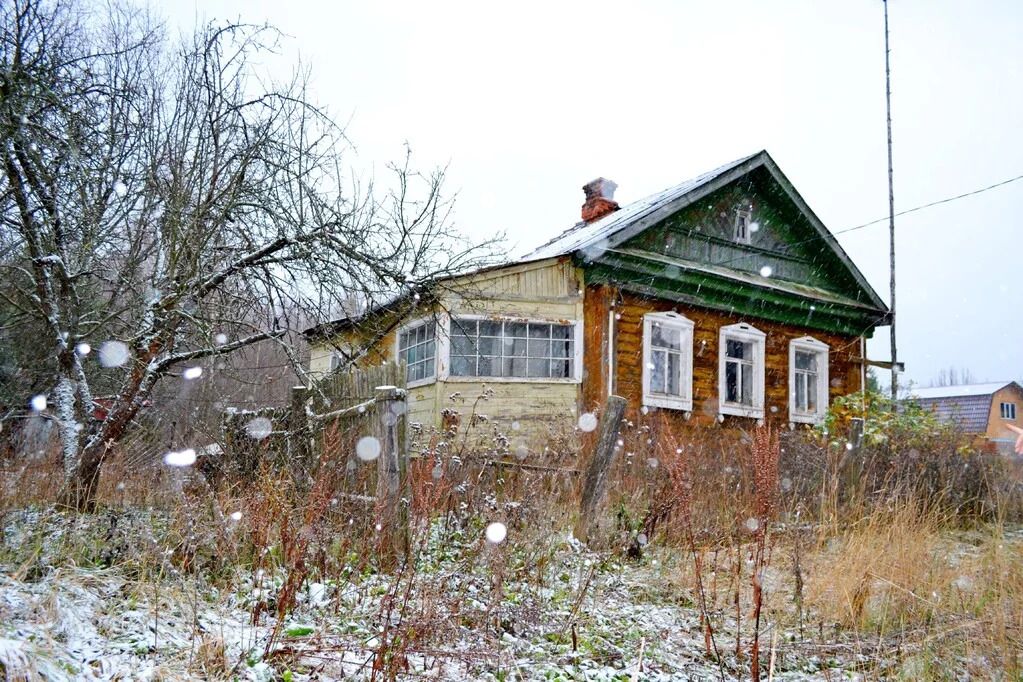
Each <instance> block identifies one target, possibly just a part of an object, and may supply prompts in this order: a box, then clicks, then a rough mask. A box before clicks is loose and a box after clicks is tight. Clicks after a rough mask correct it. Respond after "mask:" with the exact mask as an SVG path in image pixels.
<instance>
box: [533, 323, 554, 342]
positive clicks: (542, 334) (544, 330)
mask: <svg viewBox="0 0 1023 682" xmlns="http://www.w3.org/2000/svg"><path fill="white" fill-rule="evenodd" d="M529 338H531V339H549V338H551V326H550V325H549V324H533V323H532V322H530V323H529Z"/></svg>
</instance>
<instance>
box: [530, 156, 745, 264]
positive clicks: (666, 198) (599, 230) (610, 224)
mask: <svg viewBox="0 0 1023 682" xmlns="http://www.w3.org/2000/svg"><path fill="white" fill-rule="evenodd" d="M761 153H763V152H757V154H761ZM757 154H751V155H749V156H744V157H743V158H741V159H736V160H735V161H732V162H731V163H726V164H725V165H723V166H721V167H720V168H715V169H714V170H712V171H710V172H708V173H704V174H703V175H698V176H696V177H695V178H692V179H690V180H686V181H685V182H683V183H681V184H679V185H675V186H674V187H670V188H668V189H666V190H663V191H661V192H658V193H656V194H651V195H650V196H648V197H645V198H643V199H640V200H639V201H634V202H632V203H631V204H628V205H626V206H623V207H622V208H620V209H618V210H617V211H615V212H614V213H609V214H608V215H606V216H604V217H603V218H601V219H600V220H594V221H593V222H592V223H582V222H580V223H576V224H575V225H574V226H573V227H571V228H570V229H568V230H566V231H564V232H562V233H561V234H560V235H558V236H557V237H555V238H554V239H552V240H551V241H549V242H547V243H546V244H544V245H543V246H541V247H539V248H538V249H536V250H535V251H533V252H531V253H528V254H526V256H525V257H524V259H525V260H535V259H538V258H550V257H552V256H561V255H564V254H568V253H572V252H573V251H576V250H578V249H581V248H585V247H586V246H588V245H590V244H595V243H598V242H600V240H602V239H606V238H608V237H610V236H611V235H613V234H614V233H616V232H617V231H618V230H619V229H621V228H623V227H625V226H627V225H629V224H631V223H633V222H635V221H636V220H639V219H640V218H642V217H643V216H645V215H647V214H649V213H653V212H654V211H656V210H657V209H659V208H661V207H662V206H666V205H667V204H670V203H671V202H673V201H675V200H676V199H678V198H680V197H682V196H684V195H685V194H686V193H687V192H691V191H692V190H694V189H696V188H697V187H700V186H701V185H704V184H706V183H708V182H710V181H711V180H713V179H714V178H716V177H717V176H719V175H721V174H722V173H727V172H728V171H730V170H732V169H733V168H735V167H736V166H739V165H741V164H743V163H745V162H747V161H749V160H750V159H752V158H753V157H754V156H757Z"/></svg>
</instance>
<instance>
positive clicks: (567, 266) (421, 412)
mask: <svg viewBox="0 0 1023 682" xmlns="http://www.w3.org/2000/svg"><path fill="white" fill-rule="evenodd" d="M581 282H582V275H581V273H580V271H579V270H578V269H577V268H576V267H575V266H574V265H573V264H572V262H571V260H570V259H568V258H562V259H555V258H552V259H548V260H545V261H538V262H535V263H525V264H522V265H512V266H508V267H505V268H497V269H494V270H489V271H483V272H480V273H476V274H473V275H467V276H465V277H464V278H459V279H456V280H454V281H451V282H448V283H447V285H446V286H445V288H444V290H443V291H442V292H441V293H440V295H439V297H438V298H439V304H438V305H436V306H430V307H426V306H424V307H423V308H422V309H421V310H419V311H416V313H415V314H414V315H413V316H412V317H410V318H409V319H415V318H420V317H426V316H430V315H438V316H440V315H441V314H442V311H447V312H448V313H450V314H451V315H454V316H458V315H493V316H502V317H521V318H528V319H536V320H550V321H552V322H561V321H570V322H574V323H582V320H583V293H582V290H581V288H580V287H581V286H582V285H581ZM440 319H445V318H444V317H440ZM393 323H394V320H393V319H391V320H386V321H384V320H383V319H380V320H373V319H372V318H371V319H370V320H368V321H367V322H366V324H364V325H362V326H361V327H359V328H356V329H351V330H347V331H345V332H343V333H341V334H339V335H338V337H337V338H336V339H335V340H334V341H335V343H338V344H352V345H358V344H360V343H361V342H363V341H364V339H366V338H367V337H368V336H369V335H370V334H371V330H373V329H379V328H383V325H384V324H387V325H392V324H393ZM440 333H446V332H440ZM395 334H396V331H395V330H392V331H390V332H389V333H387V335H386V336H384V337H383V338H382V339H381V340H380V341H379V342H377V343H375V344H374V345H373V346H371V347H370V348H369V350H368V351H367V353H366V355H365V356H364V357H363V358H361V359H360V360H359V363H358V364H359V366H361V367H365V366H369V365H375V364H379V363H380V362H382V361H386V360H393V359H394V351H395ZM441 345H442V344H438V347H440V346H441ZM585 345H586V340H585V339H584V341H583V347H584V349H585ZM332 350H333V347H332V346H331V345H330V344H329V343H326V342H323V341H321V342H319V343H316V344H314V345H313V346H312V349H311V352H310V371H312V372H314V373H316V372H322V373H325V372H327V371H329V368H330V352H331V351H332ZM438 360H440V359H438ZM438 366H439V362H438ZM484 386H486V387H487V388H490V389H491V390H492V391H493V393H492V395H491V396H490V398H489V399H488V400H485V401H484V400H481V401H479V403H478V404H477V407H476V411H477V412H478V413H482V414H484V415H486V416H487V418H488V423H493V422H497V423H498V425H499V428H500V430H501V432H502V434H503V435H505V436H507V437H508V438H509V439H510V441H511V443H512V445H513V446H515V444H524V445H526V446H527V447H529V448H531V449H534V448H539V449H541V450H542V448H543V443H544V439H545V435H546V434H547V432H548V427H547V425H548V424H549V423H550V422H551V421H552V417H564V418H565V420H566V422H567V423H574V422H575V419H576V417H575V415H576V414H577V412H578V407H579V390H580V389H579V387H580V384H579V383H575V382H560V383H557V382H540V381H536V382H532V381H519V382H503V381H500V380H487V379H485V378H479V379H469V378H462V379H458V380H452V381H434V382H430V383H428V384H425V385H423V386H418V387H414V388H411V389H409V403H408V410H409V412H408V421H409V422H410V423H419V424H421V425H422V426H423V427H424V428H429V427H435V428H440V427H441V426H442V425H443V422H442V417H441V415H442V412H443V411H444V410H454V411H457V412H458V413H459V414H460V415H461V417H462V419H463V420H468V419H469V415H470V414H471V413H472V410H473V403H474V402H475V401H476V398H477V397H478V396H479V395H481V394H482V393H483V391H484ZM453 394H458V395H457V396H456V398H455V399H454V400H451V399H450V397H451V396H452V395H453ZM512 423H516V424H518V425H519V429H512V428H511V425H512ZM480 428H481V427H480V426H477V427H474V433H477V434H478V433H479V432H480ZM483 428H487V427H483Z"/></svg>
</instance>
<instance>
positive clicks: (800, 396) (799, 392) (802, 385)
mask: <svg viewBox="0 0 1023 682" xmlns="http://www.w3.org/2000/svg"><path fill="white" fill-rule="evenodd" d="M796 409H797V410H801V411H805V410H806V375H805V374H803V373H802V372H799V373H797V374H796Z"/></svg>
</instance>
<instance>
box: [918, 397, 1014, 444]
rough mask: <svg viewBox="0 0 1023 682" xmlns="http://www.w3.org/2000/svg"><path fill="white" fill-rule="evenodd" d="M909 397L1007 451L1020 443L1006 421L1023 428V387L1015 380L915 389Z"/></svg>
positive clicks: (966, 431)
mask: <svg viewBox="0 0 1023 682" xmlns="http://www.w3.org/2000/svg"><path fill="white" fill-rule="evenodd" d="M907 400H912V401H914V402H916V403H917V404H918V405H920V407H922V408H923V409H925V410H931V411H932V412H934V413H935V414H936V415H937V416H938V417H939V418H940V419H943V420H946V421H954V422H956V423H957V424H958V425H959V426H960V428H962V430H963V432H964V433H967V434H972V435H976V436H979V437H982V438H984V439H985V440H987V441H988V442H990V443H992V444H993V445H994V446H995V448H997V450H998V451H999V452H1003V453H1006V454H1009V453H1011V452H1012V451H1013V445H1014V444H1015V442H1016V435H1015V434H1014V433H1013V432H1012V431H1010V430H1009V429H1008V428H1006V424H1012V425H1013V426H1018V427H1021V428H1023V387H1020V385H1019V384H1017V383H1016V382H1015V381H1008V382H1006V381H996V382H993V383H986V384H970V385H967V386H938V387H935V388H915V389H913V390H912V391H910V393H909V397H908V398H907Z"/></svg>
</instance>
